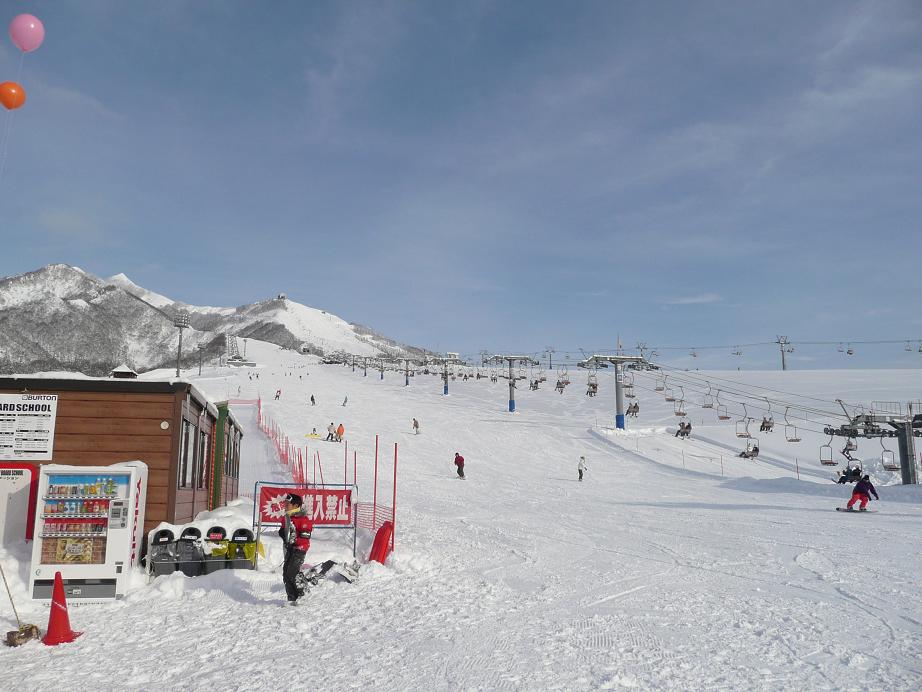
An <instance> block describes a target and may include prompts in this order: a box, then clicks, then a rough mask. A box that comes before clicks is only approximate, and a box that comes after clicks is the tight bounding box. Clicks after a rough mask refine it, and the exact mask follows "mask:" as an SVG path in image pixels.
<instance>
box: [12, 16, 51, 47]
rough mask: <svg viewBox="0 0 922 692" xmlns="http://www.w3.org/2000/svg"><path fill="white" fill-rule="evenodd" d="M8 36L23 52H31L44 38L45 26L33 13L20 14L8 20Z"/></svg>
mask: <svg viewBox="0 0 922 692" xmlns="http://www.w3.org/2000/svg"><path fill="white" fill-rule="evenodd" d="M10 38H11V39H13V43H15V44H16V47H17V48H18V49H19V50H21V51H22V52H23V53H31V52H32V51H34V50H35V49H36V48H38V47H39V46H40V45H42V41H44V40H45V27H44V25H43V24H42V22H41V20H40V19H39V18H38V17H36V16H35V15H31V14H20V15H18V16H16V17H15V18H14V19H13V21H12V22H10Z"/></svg>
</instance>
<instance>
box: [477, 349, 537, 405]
mask: <svg viewBox="0 0 922 692" xmlns="http://www.w3.org/2000/svg"><path fill="white" fill-rule="evenodd" d="M489 362H491V363H500V364H502V363H508V364H509V413H515V372H513V370H512V368H513V367H514V366H515V364H516V363H528V364H529V365H538V364H539V363H538V361H536V360H535V359H534V358H532V357H531V356H519V355H516V356H504V355H499V354H497V355H495V356H493V357H492V358H490V360H489Z"/></svg>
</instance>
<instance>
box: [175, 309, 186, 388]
mask: <svg viewBox="0 0 922 692" xmlns="http://www.w3.org/2000/svg"><path fill="white" fill-rule="evenodd" d="M173 326H174V327H176V328H177V329H178V330H179V347H178V348H177V349H176V377H179V364H180V361H182V330H183V329H188V328H189V313H187V312H178V313H176V317H175V318H173Z"/></svg>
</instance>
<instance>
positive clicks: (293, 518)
mask: <svg viewBox="0 0 922 692" xmlns="http://www.w3.org/2000/svg"><path fill="white" fill-rule="evenodd" d="M302 504H303V500H302V499H301V496H300V495H295V494H294V493H289V494H288V495H286V496H285V517H284V519H282V526H281V528H280V529H279V536H280V537H281V539H282V543H283V545H284V546H285V562H284V566H283V567H282V581H283V582H284V583H285V594H286V595H287V596H288V602H289V603H295V602H296V601H297V600H298V599H299V598H301V596H303V595H304V591H303V590H302V589H301V588H299V587H298V586H297V583H296V581H295V580H296V579H297V577H298V575H299V574H300V573H301V565H303V564H304V556H305V555H306V554H307V551H308V550H309V549H310V547H311V532H312V531H313V530H314V524H313V522H312V521H311V520H310V518H309V517H308V516H307V513H306V512H305V511H304V510H303V509H302V508H301V505H302Z"/></svg>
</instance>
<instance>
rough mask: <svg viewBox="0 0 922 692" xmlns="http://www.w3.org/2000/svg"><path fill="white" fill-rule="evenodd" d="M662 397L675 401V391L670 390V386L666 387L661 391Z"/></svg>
mask: <svg viewBox="0 0 922 692" xmlns="http://www.w3.org/2000/svg"><path fill="white" fill-rule="evenodd" d="M663 398H664V399H665V400H666V401H675V392H673V391H672V387H666V390H665V391H664V392H663Z"/></svg>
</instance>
